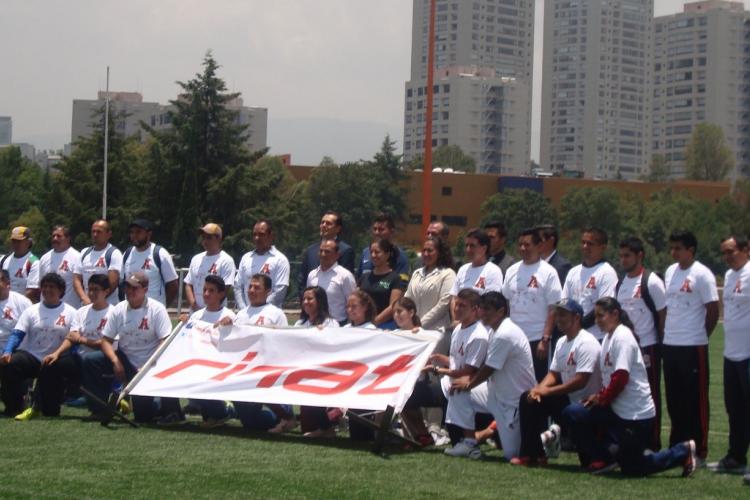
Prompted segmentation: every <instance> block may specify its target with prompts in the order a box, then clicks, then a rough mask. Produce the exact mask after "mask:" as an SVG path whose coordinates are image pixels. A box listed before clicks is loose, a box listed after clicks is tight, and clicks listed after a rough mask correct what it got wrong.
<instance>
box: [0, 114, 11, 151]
mask: <svg viewBox="0 0 750 500" xmlns="http://www.w3.org/2000/svg"><path fill="white" fill-rule="evenodd" d="M12 142H13V119H12V118H11V117H10V116H0V146H6V145H8V144H11V143H12Z"/></svg>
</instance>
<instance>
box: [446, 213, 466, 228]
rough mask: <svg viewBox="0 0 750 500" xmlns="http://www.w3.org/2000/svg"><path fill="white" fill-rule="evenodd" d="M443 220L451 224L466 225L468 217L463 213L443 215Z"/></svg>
mask: <svg viewBox="0 0 750 500" xmlns="http://www.w3.org/2000/svg"><path fill="white" fill-rule="evenodd" d="M441 220H442V221H443V222H445V223H446V224H448V225H449V226H459V227H466V224H467V221H466V217H465V216H463V215H443V216H442V217H441Z"/></svg>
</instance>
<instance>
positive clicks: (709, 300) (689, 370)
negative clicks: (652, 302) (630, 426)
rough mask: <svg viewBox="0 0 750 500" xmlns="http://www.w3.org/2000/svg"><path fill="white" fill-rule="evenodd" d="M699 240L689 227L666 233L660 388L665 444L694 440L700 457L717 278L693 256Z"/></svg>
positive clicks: (705, 425)
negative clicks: (666, 423) (668, 259)
mask: <svg viewBox="0 0 750 500" xmlns="http://www.w3.org/2000/svg"><path fill="white" fill-rule="evenodd" d="M697 248H698V240H697V239H696V238H695V235H693V233H691V232H689V231H677V232H674V233H672V234H671V235H670V237H669V251H670V253H671V255H672V258H673V259H674V260H675V261H676V262H675V263H674V264H672V265H671V266H669V268H668V269H667V272H666V273H665V274H664V282H665V286H666V290H667V317H666V320H665V323H664V345H663V347H662V355H663V359H664V388H665V390H666V397H667V411H668V412H669V417H670V419H671V420H672V431H671V432H670V434H669V445H670V446H673V445H675V444H677V443H680V442H683V441H687V440H690V439H692V440H694V441H695V445H696V446H697V453H698V457H699V458H700V459H701V460H705V458H706V454H707V452H708V415H709V408H708V337H709V335H711V333H712V332H713V330H714V328H715V327H716V323H717V322H718V320H719V293H718V291H717V289H716V277H715V276H714V274H713V273H712V272H711V270H710V269H708V268H707V267H706V266H704V265H703V264H701V263H700V262H698V261H697V260H695V252H696V250H697Z"/></svg>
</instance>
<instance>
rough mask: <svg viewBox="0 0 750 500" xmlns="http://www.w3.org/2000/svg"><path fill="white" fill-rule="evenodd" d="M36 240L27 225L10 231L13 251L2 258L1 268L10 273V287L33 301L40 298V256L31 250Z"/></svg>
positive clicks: (0, 261)
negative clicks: (32, 237)
mask: <svg viewBox="0 0 750 500" xmlns="http://www.w3.org/2000/svg"><path fill="white" fill-rule="evenodd" d="M33 244H34V240H32V239H31V230H30V229H29V228H28V227H25V226H18V227H14V228H13V230H12V231H11V232H10V249H11V253H9V254H8V255H6V256H4V257H3V258H2V259H0V268H1V269H5V270H7V271H8V273H9V274H10V289H11V290H13V291H14V292H16V293H21V294H24V295H25V296H26V297H28V299H29V300H31V301H32V302H35V301H38V300H39V258H38V257H37V256H36V255H34V254H33V252H32V251H31V246H32V245H33Z"/></svg>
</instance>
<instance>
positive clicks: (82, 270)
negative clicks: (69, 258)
mask: <svg viewBox="0 0 750 500" xmlns="http://www.w3.org/2000/svg"><path fill="white" fill-rule="evenodd" d="M110 248H111V249H112V253H111V254H110V258H109V265H107V252H108V251H109V249H110ZM89 249H91V250H90V251H89ZM86 252H88V254H86ZM84 255H85V257H84ZM110 271H117V274H120V271H122V252H120V250H118V249H117V248H115V247H113V246H112V244H111V243H107V246H105V247H104V248H102V249H101V250H97V249H96V248H94V247H88V248H84V249H83V250H81V266H80V267H79V272H78V273H77V274H80V275H81V281H82V282H83V289H84V290H85V291H86V292H88V291H89V278H91V277H92V276H93V275H95V274H105V275H109V272H110ZM122 279H123V278H122V276H120V280H122ZM119 301H120V300H119V298H118V292H117V290H116V289H115V290H112V293H110V294H109V295H108V296H107V302H109V303H110V304H111V305H113V306H114V305H117V303H118V302H119Z"/></svg>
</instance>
